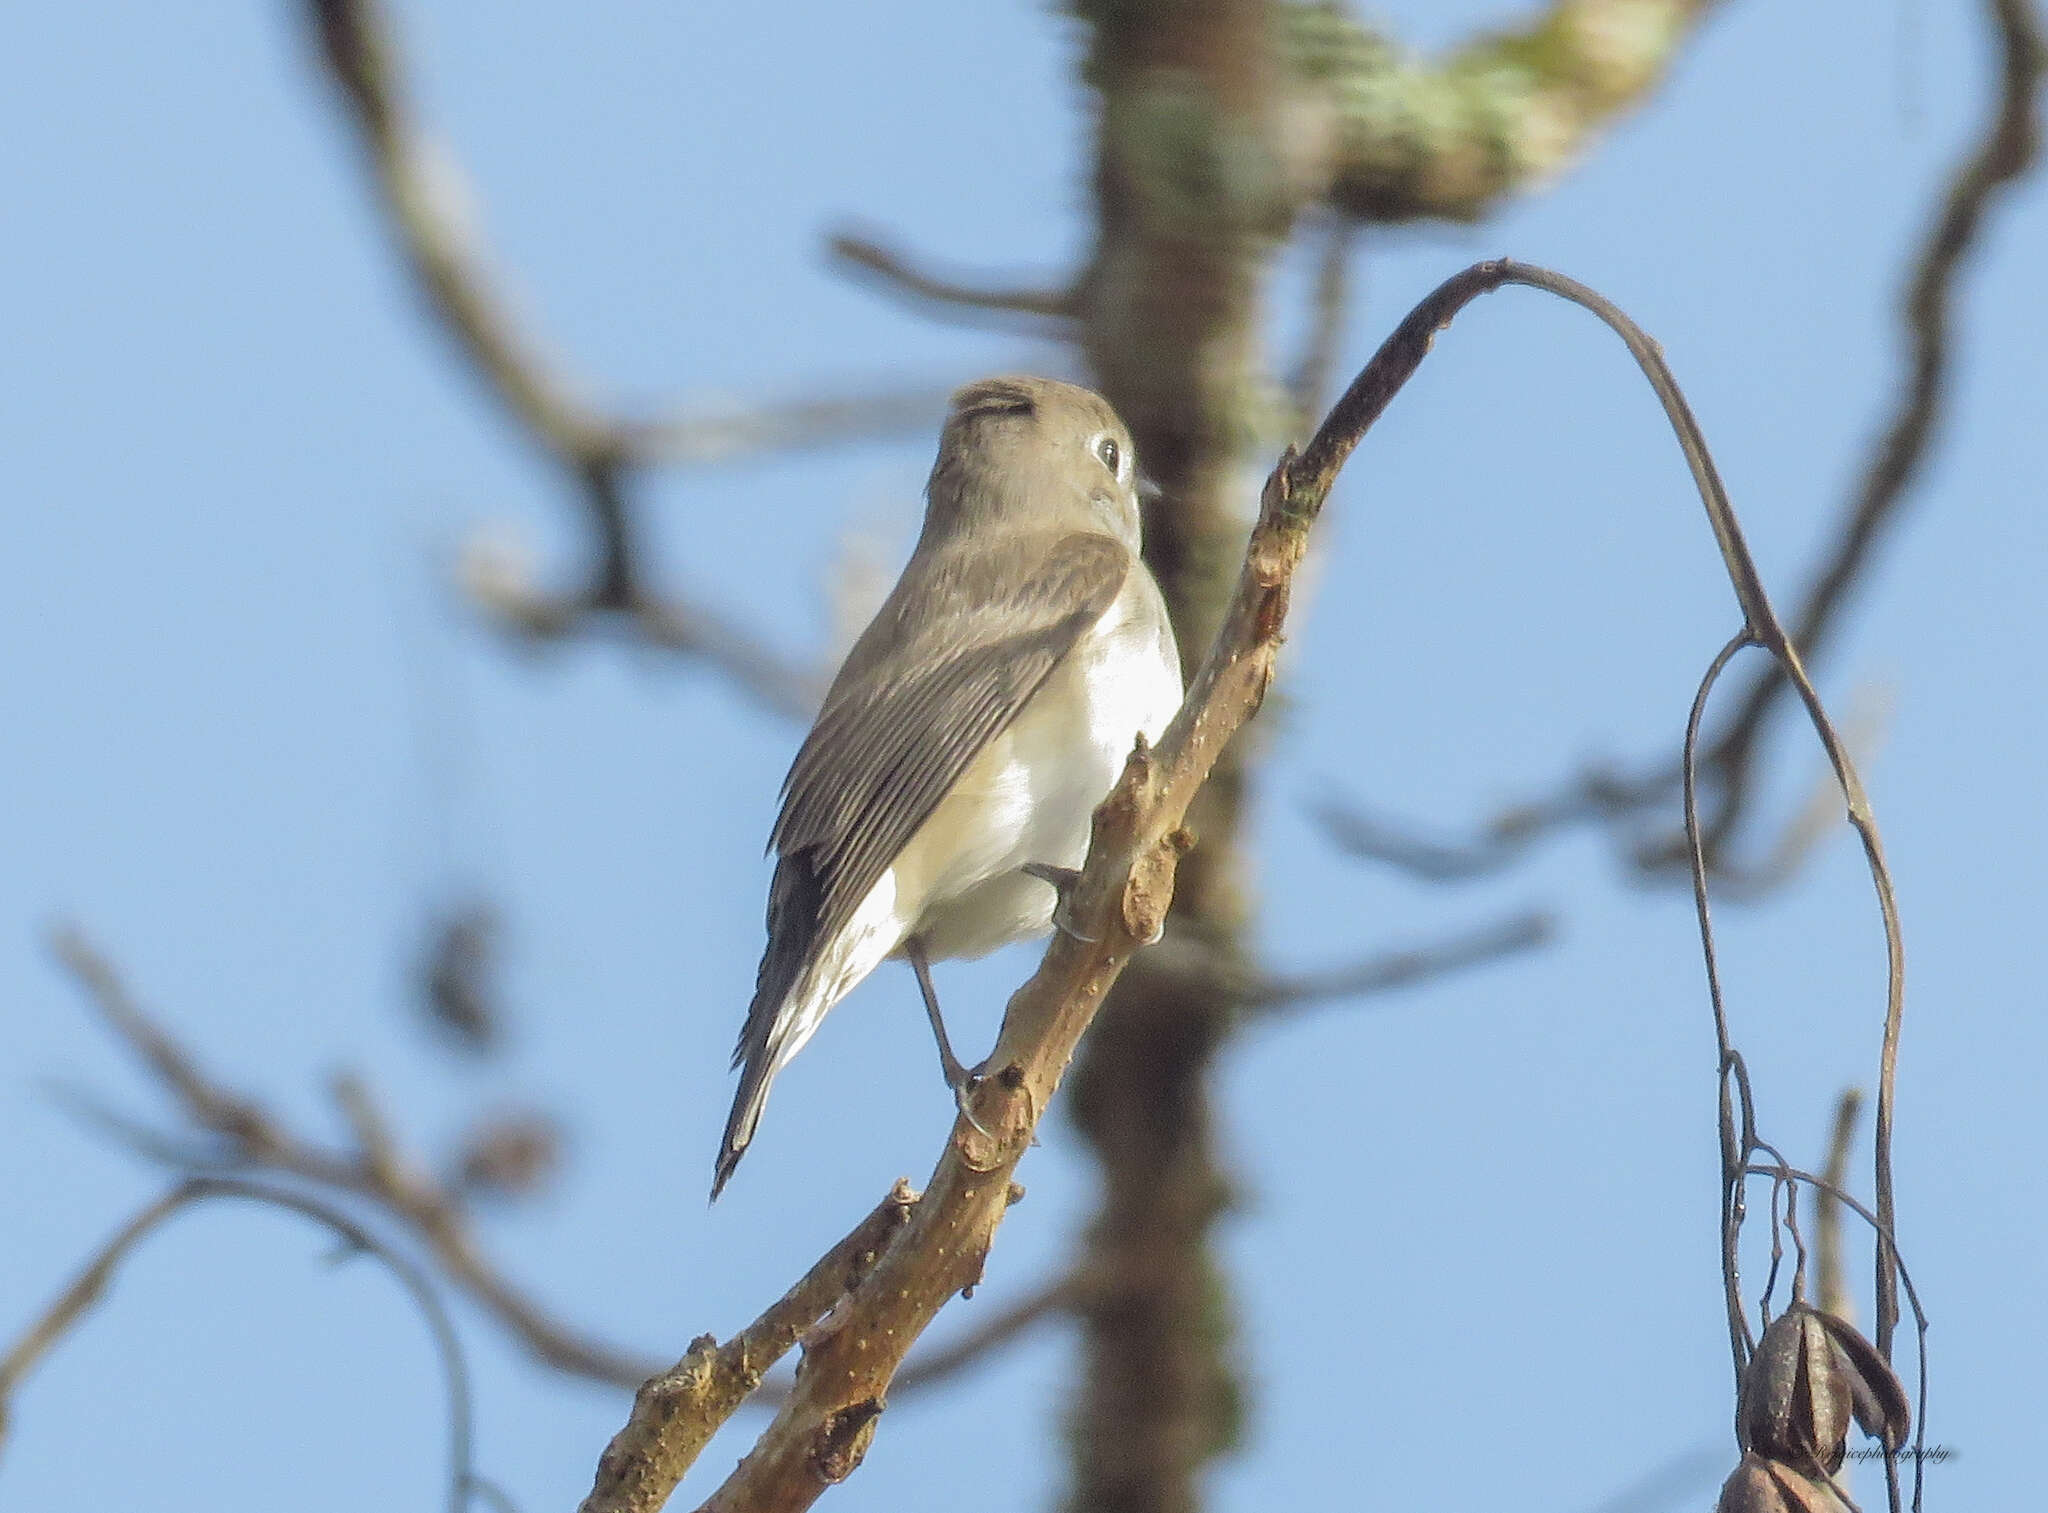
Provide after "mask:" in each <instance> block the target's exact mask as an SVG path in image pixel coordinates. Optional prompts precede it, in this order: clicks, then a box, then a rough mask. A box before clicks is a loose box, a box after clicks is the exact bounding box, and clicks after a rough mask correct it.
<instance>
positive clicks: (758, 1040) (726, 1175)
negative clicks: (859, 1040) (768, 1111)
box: [711, 963, 824, 1203]
mask: <svg viewBox="0 0 2048 1513" xmlns="http://www.w3.org/2000/svg"><path fill="white" fill-rule="evenodd" d="M763 965H764V967H765V966H766V965H767V964H766V963H764V964H763ZM769 975H770V974H768V973H767V972H766V971H765V970H764V972H763V973H762V976H763V979H764V980H763V981H762V982H761V984H760V985H759V986H758V987H757V988H755V990H754V1001H753V1003H752V1005H751V1006H749V1008H748V1009H747V1023H746V1028H745V1029H743V1030H742V1031H741V1032H740V1043H739V1044H738V1046H736V1047H735V1048H734V1049H733V1053H732V1064H733V1066H734V1067H735V1068H737V1069H738V1071H739V1074H740V1085H739V1091H738V1092H736V1093H735V1094H734V1095H733V1100H732V1112H731V1113H730V1114H728V1115H727V1116H726V1120H725V1138H724V1139H722V1140H720V1141H719V1142H718V1165H717V1170H716V1172H715V1174H714V1175H713V1176H712V1179H711V1201H712V1202H713V1203H716V1202H717V1201H718V1195H719V1194H720V1193H722V1192H724V1191H725V1184H726V1183H727V1182H728V1181H730V1180H731V1179H732V1174H733V1171H734V1169H735V1168H737V1167H738V1166H739V1164H740V1157H741V1156H743V1155H745V1154H746V1153H747V1145H748V1143H749V1142H750V1141H752V1140H753V1138H754V1130H755V1127H756V1126H757V1125H759V1124H760V1122H761V1110H762V1109H764V1108H766V1107H767V1106H768V1089H769V1087H770V1086H771V1085H772V1084H773V1083H774V1081H775V1074H776V1073H777V1072H779V1071H781V1070H782V1068H783V1067H784V1066H785V1065H787V1064H788V1062H789V1058H790V1057H791V1056H793V1055H795V1054H796V1050H797V1047H798V1046H800V1045H802V1044H803V1042H804V1041H805V1040H808V1039H809V1038H810V1036H809V1034H808V1033H803V1034H794V1033H793V1032H795V1031H797V1030H798V1029H799V1028H800V1027H802V1028H804V1029H806V1030H807V1029H808V1028H809V1027H810V1026H815V1025H816V1023H817V1021H818V1020H819V1019H821V1018H823V1017H824V1016H823V1014H822V1012H818V1013H812V1014H806V1013H805V1012H804V1009H805V1008H806V1007H808V1006H807V1005H806V1004H804V1003H803V1002H802V999H803V998H804V997H806V996H809V995H805V994H802V993H799V992H797V991H795V989H796V988H797V984H795V983H791V982H775V981H770V980H767V979H768V978H769ZM806 1020H808V1021H809V1022H810V1026H805V1025H804V1021H806Z"/></svg>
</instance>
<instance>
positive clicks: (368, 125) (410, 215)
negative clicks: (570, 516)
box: [308, 0, 624, 469]
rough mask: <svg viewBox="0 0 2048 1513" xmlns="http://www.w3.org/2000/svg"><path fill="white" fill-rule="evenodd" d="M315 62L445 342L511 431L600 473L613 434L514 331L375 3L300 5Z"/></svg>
mask: <svg viewBox="0 0 2048 1513" xmlns="http://www.w3.org/2000/svg"><path fill="white" fill-rule="evenodd" d="M308 9H309V11H310V18H311V20H312V22H313V25H314V28H315V31H316V34H317V36H318V39H319V42H320V45H321V49H322V53H323V55H324V56H325V58H326V61H327V66H328V69H329V71H330V72H331V73H332V74H333V76H334V80H335V83H336V84H338V85H339V86H340V87H341V90H342V94H343V98H344V99H345V100H346V101H347V103H348V105H349V108H350V112H351V115H352V117H353V119H354V121H355V124H356V127H357V128H358V130H359V131H360V132H361V134H362V139H363V146H364V149H365V151H366V154H367V156H368V158H369V163H370V168H371V171H372V172H373V173H374V174H375V176H376V180H377V188H378V191H379V192H380V194H381V195H382V197H383V204H384V212H385V214H386V216H387V217H388V218H389V220H390V223H391V228H392V230H393V232H394V233H395V234H396V238H397V241H398V245H399V249H400V251H401V252H402V253H403V254H404V256H405V259H406V265H407V268H408V269H409V270H410V272H411V273H412V276H413V279H414V281H415V282H416V283H417V284H418V285H419V289H420V292H421V293H422V294H423V295H424V296H425V297H426V300H427V303H428V306H429V308H430V309H432V311H433V312H434V314H435V315H436V316H437V317H438V318H439V320H440V322H441V324H442V326H443V327H444V328H445V329H446V330H447V331H448V334H449V335H450V336H451V337H453V338H454V339H455V341H456V342H457V343H458V344H459V345H460V347H461V348H462V350H463V353H464V355H465V356H467V357H468V358H469V360H470V362H471V363H472V365H473V366H474V367H475V368H476V370H477V372H478V374H479V375H480V376H481V377H482V378H483V379H484V380H485V382H487V383H488V384H489V385H490V386H491V388H492V389H493V390H495V391H496V393H497V395H498V397H499V398H500V399H501V400H502V401H503V402H504V404H505V406H506V408H507V409H509V410H510V411H511V412H512V414H513V416H514V417H515V418H516V419H517V420H518V421H519V423H520V424H521V425H523V426H525V427H526V428H527V429H528V430H530V431H531V432H532V433H533V434H534V436H535V438H536V439H537V440H539V441H540V442H541V444H542V445H543V446H545V447H546V448H547V449H548V450H549V451H550V452H553V453H555V454H556V455H557V456H559V457H560V458H561V459H562V460H563V461H564V462H565V463H566V464H567V465H568V466H569V467H570V468H571V469H588V468H597V467H607V466H610V465H612V464H614V463H616V462H617V461H618V460H619V459H620V457H621V455H622V451H623V445H624V443H623V439H622V437H621V436H620V434H619V432H618V429H617V428H616V427H615V426H613V425H612V423H611V422H610V421H608V420H607V419H606V418H605V417H604V416H602V415H601V414H599V413H598V412H597V410H596V409H594V408H593V407H592V406H591V405H590V404H589V403H588V402H587V401H586V400H585V399H584V398H583V397H582V395H581V394H580V393H579V392H577V386H576V385H574V384H571V383H569V382H568V381H566V380H565V379H563V378H561V377H560V376H559V374H558V370H557V366H556V364H555V363H554V362H553V361H552V360H551V359H550V358H548V357H547V356H545V355H544V354H543V353H542V351H541V350H540V348H539V346H538V345H537V344H536V343H535V342H534V341H533V340H532V338H531V337H530V336H528V335H527V333H526V332H525V331H523V330H522V329H521V328H520V324H519V322H518V320H517V319H516V318H515V317H514V315H513V312H512V306H511V304H510V302H509V301H508V300H507V299H506V298H505V297H504V295H503V294H502V293H501V292H500V291H499V290H498V288H497V287H496V280H495V279H494V278H493V277H492V275H491V273H490V271H489V269H488V267H487V266H486V260H485V257H484V253H483V249H482V248H481V247H480V246H479V245H477V241H476V237H475V234H474V231H473V229H472V228H471V226H470V225H469V224H468V221H467V217H466V216H465V214H464V203H465V200H466V198H467V191H466V188H465V186H464V185H463V183H462V181H461V178H460V170H459V168H458V167H457V166H456V163H455V161H454V158H453V156H452V155H451V154H450V153H448V152H447V151H446V150H445V149H444V148H442V147H441V146H440V145H439V144H438V143H436V142H434V141H433V140H432V139H431V138H430V137H429V136H428V135H427V134H426V133H425V132H424V131H423V130H422V128H421V127H420V125H419V123H418V122H417V121H415V120H414V119H413V116H412V112H411V108H410V106H409V103H408V102H407V101H406V99H405V97H404V86H403V83H402V81H401V78H400V72H399V61H398V56H397V49H396V45H395V44H394V42H393V40H392V37H391V29H390V25H389V23H388V21H387V20H386V18H385V16H384V15H383V13H382V10H381V8H380V7H379V6H378V4H377V3H376V0H309V6H308Z"/></svg>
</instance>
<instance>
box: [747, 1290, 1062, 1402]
mask: <svg viewBox="0 0 2048 1513" xmlns="http://www.w3.org/2000/svg"><path fill="white" fill-rule="evenodd" d="M1093 1292H1094V1289H1092V1288H1090V1287H1089V1286H1088V1284H1087V1283H1086V1282H1085V1281H1084V1280H1083V1279H1082V1278H1081V1277H1080V1276H1079V1275H1077V1274H1074V1273H1069V1274H1068V1275H1066V1276H1063V1277H1059V1278H1057V1279H1056V1280H1054V1281H1053V1282H1052V1283H1051V1284H1050V1285H1048V1286H1045V1287H1041V1288H1040V1289H1039V1290H1038V1291H1036V1292H1029V1293H1026V1294H1025V1295H1024V1296H1023V1297H1021V1298H1018V1299H1017V1300H1016V1301H1015V1302H1013V1303H1010V1304H1007V1305H1006V1306H1004V1307H1002V1308H999V1309H997V1310H996V1311H995V1312H994V1313H991V1314H988V1315H986V1316H985V1317H981V1318H980V1319H978V1321H977V1322H976V1323H975V1325H974V1327H973V1328H972V1329H969V1330H967V1331H965V1332H964V1333H963V1334H961V1335H960V1337H959V1338H958V1339H954V1340H948V1341H947V1342H946V1343H945V1344H943V1345H940V1346H939V1347H938V1348H936V1349H933V1350H924V1351H920V1352H918V1353H917V1354H916V1355H913V1356H912V1357H911V1358H910V1359H909V1360H908V1361H907V1362H905V1363H904V1367H903V1369H902V1370H901V1371H899V1372H897V1373H896V1377H895V1380H894V1381H892V1382H890V1384H889V1394H890V1396H892V1397H899V1398H900V1397H902V1396H903V1395H904V1394H905V1393H908V1392H916V1391H918V1390H920V1389H922V1388H925V1387H931V1386H934V1385H936V1384H937V1383H940V1382H943V1381H945V1380H947V1379H948V1378H950V1377H953V1376H956V1375H958V1374H959V1373H960V1372H962V1371H965V1370H967V1369H968V1368H969V1367H971V1366H975V1365H978V1364H980V1363H981V1362H982V1361H984V1360H986V1359H987V1358H988V1357H989V1356H991V1355H993V1354H995V1353H996V1352H997V1351H999V1350H1001V1349H1002V1348H1003V1347H1004V1346H1005V1345H1008V1344H1010V1343H1012V1342H1013V1341H1015V1340H1020V1339H1022V1338H1023V1337H1024V1336H1025V1335H1026V1334H1028V1333H1030V1332H1031V1330H1032V1329H1033V1328H1034V1327H1035V1326H1037V1325H1038V1324H1040V1323H1042V1322H1044V1321H1045V1320H1046V1319H1049V1318H1053V1317H1056V1316H1058V1315H1060V1314H1064V1313H1071V1312H1073V1311H1075V1310H1076V1309H1078V1308H1080V1307H1082V1306H1084V1305H1085V1303H1086V1301H1087V1299H1088V1298H1089V1297H1090V1296H1092V1295H1093ZM789 1394H790V1384H789V1383H788V1382H786V1381H777V1382H764V1383H763V1384H762V1385H761V1387H760V1389H759V1390H758V1391H756V1392H755V1393H754V1395H753V1396H752V1397H750V1398H748V1399H747V1405H748V1406H749V1407H753V1408H779V1407H781V1406H782V1404H783V1402H784V1400H785V1399H787V1398H788V1396H789Z"/></svg>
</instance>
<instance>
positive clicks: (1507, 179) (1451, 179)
mask: <svg viewBox="0 0 2048 1513" xmlns="http://www.w3.org/2000/svg"><path fill="white" fill-rule="evenodd" d="M1712 8H1713V0H1553V3H1551V4H1550V5H1547V6H1545V7H1544V8H1543V10H1541V11H1540V12H1538V13H1537V15H1536V16H1535V17H1534V18H1533V19H1532V20H1531V21H1530V22H1529V23H1527V24H1526V25H1523V26H1519V27H1516V28H1514V29H1512V30H1506V31H1501V32H1498V33H1495V34H1492V35H1489V36H1482V37H1480V38H1478V39H1477V40H1476V41H1474V42H1471V43H1468V44H1467V45H1466V46H1464V47H1462V48H1460V49H1458V50H1457V51H1456V52H1455V53H1453V54H1452V55H1451V56H1450V57H1448V58H1447V59H1445V60H1444V61H1443V62H1441V63H1426V62H1425V63H1416V62H1412V61H1410V60H1409V59H1407V58H1405V57H1403V56H1402V55H1401V53H1400V51H1399V49H1398V48H1397V47H1396V46H1395V45H1394V44H1393V43H1392V42H1390V41H1389V40H1388V39H1387V38H1385V37H1384V36H1382V35H1380V34H1378V33H1375V32H1372V31H1369V30H1367V29H1366V28H1365V27H1364V26H1362V25H1360V23H1359V22H1358V21H1357V20H1356V19H1354V18H1353V17H1352V16H1351V15H1350V13H1349V12H1348V10H1347V9H1346V8H1345V7H1343V6H1341V5H1337V4H1290V5H1282V6H1278V7H1276V9H1277V11H1278V14H1279V16H1280V17H1281V20H1282V23H1283V27H1284V32H1285V37H1286V44H1287V49H1288V62H1289V65H1290V67H1291V69H1292V72H1293V74H1294V76H1295V78H1296V79H1297V80H1299V81H1300V83H1301V84H1302V85H1304V86H1306V87H1307V88H1309V89H1311V90H1319V91H1321V92H1322V93H1323V95H1324V97H1325V99H1326V102H1327V108H1328V109H1329V111H1330V112H1331V113H1332V114H1333V116H1334V118H1335V121H1334V135H1335V138H1336V140H1335V145H1334V150H1332V151H1331V152H1330V153H1329V156H1330V159H1331V162H1330V172H1329V176H1328V177H1329V182H1328V186H1327V188H1326V189H1325V190H1324V191H1323V192H1324V194H1325V195H1326V196H1327V198H1328V199H1329V201H1330V203H1331V204H1333V205H1335V206H1337V207H1338V208H1339V209H1341V210H1343V211H1345V212H1346V213H1347V214H1350V215H1353V216H1356V217H1358V218H1359V219H1361V220H1367V221H1374V222H1382V223H1385V222H1400V221H1412V220H1419V219H1439V220H1454V221H1471V220H1477V219H1479V218H1480V217H1481V216H1483V215H1485V214H1486V213H1487V212H1489V211H1491V210H1494V209H1496V208H1497V207H1498V206H1499V203H1500V201H1501V200H1502V199H1503V198H1504V197H1505V196H1507V195H1509V194H1512V193H1514V192H1516V191H1518V190H1524V189H1529V188H1533V187H1535V186H1536V185H1538V184H1540V183H1543V182H1544V181H1546V180H1548V179H1550V178H1552V177H1553V176H1555V175H1556V174H1557V173H1558V172H1560V171H1561V170H1563V169H1564V168H1565V167H1566V166H1567V165H1568V164H1569V163H1570V162H1571V160H1572V159H1574V158H1576V157H1578V156H1579V155H1581V154H1582V153H1584V152H1585V150H1586V149H1587V147H1588V146H1589V145H1590V143H1591V141H1592V138H1593V136H1594V135H1595V133H1596V132H1598V131H1599V130H1600V129H1601V128H1603V127H1605V126H1607V125H1609V124H1611V123H1612V122H1613V121H1614V120H1616V119H1617V118H1618V117H1619V116H1620V115H1621V114H1623V113H1624V112H1625V111H1627V110H1628V109H1630V108H1631V107H1633V106H1635V105H1636V104H1638V103H1640V102H1641V101H1642V100H1643V99H1644V98H1645V97H1646V96H1647V95H1648V94H1649V92H1650V91H1651V90H1652V89H1653V88H1655V87H1656V85H1657V84H1659V83H1660V82H1661V81H1662V80H1663V78H1664V75H1665V73H1666V72H1667V70H1668V69H1669V68H1670V67H1671V65H1672V64H1673V62H1674V61H1675V60H1676V59H1677V57H1678V56H1679V53H1680V50H1681V48H1682V47H1683V45H1684V43H1685V42H1686V41H1687V39H1688V38H1689V37H1690V36H1691V34H1692V31H1693V28H1694V27H1695V26H1696V25H1697V24H1698V23H1699V21H1700V19H1701V18H1702V17H1703V16H1704V15H1705V14H1706V13H1707V12H1708V11H1709V10H1711V9H1712Z"/></svg>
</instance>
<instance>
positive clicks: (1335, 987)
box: [1243, 910, 1557, 1015]
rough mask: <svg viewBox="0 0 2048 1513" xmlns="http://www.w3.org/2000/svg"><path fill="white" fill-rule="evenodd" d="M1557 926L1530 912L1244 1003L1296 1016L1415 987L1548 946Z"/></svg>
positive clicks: (1274, 988) (1306, 976)
mask: <svg viewBox="0 0 2048 1513" xmlns="http://www.w3.org/2000/svg"><path fill="white" fill-rule="evenodd" d="M1556 935H1557V921H1556V920H1555V919H1554V918H1553V917H1552V916H1551V915H1549V914H1546V913H1542V912H1540V911H1536V910H1530V911H1527V912H1524V913H1521V914H1515V915H1510V916H1509V917H1508V918H1506V919H1502V920H1497V921H1495V922H1494V923H1492V924H1488V925H1482V926H1481V927H1480V928H1478V929H1476V930H1472V931H1468V932H1466V933H1465V934H1462V935H1453V936H1450V937H1448V938H1446V939H1444V940H1439V941H1434V942H1432V943H1430V944H1428V945H1424V946H1417V947H1413V948H1411V949H1409V950H1405V951H1386V952H1381V953H1378V954H1376V955H1373V956H1369V957H1367V958H1366V959H1365V960H1363V961H1359V962H1353V963H1351V964H1350V965H1348V966H1340V967H1325V968H1323V969H1321V970H1320V971H1315V972H1296V973H1290V974H1287V975H1284V976H1269V977H1266V978H1264V979H1262V980H1261V981H1258V982H1256V983H1253V984H1251V985H1250V986H1249V987H1248V988H1247V989H1246V991H1245V993H1244V997H1243V1001H1244V1004H1245V1006H1246V1007H1247V1008H1250V1009H1253V1010H1256V1011H1257V1012H1259V1013H1261V1014H1275V1015H1277V1014H1283V1013H1293V1012H1295V1011H1297V1010H1299V1009H1303V1008H1308V1007H1311V1006H1313V1005H1316V1004H1321V1003H1329V1002H1332V1001H1333V1000H1339V999H1346V998H1363V997H1367V996H1370V995H1372V994H1375V993H1389V992H1392V991H1394V990H1395V989H1396V988H1405V987H1411V986H1413V985H1414V984H1416V983H1419V982H1424V981H1427V980H1428V979H1430V978H1434V977H1442V976H1446V975H1448V974H1450V973H1452V972H1457V971H1462V970H1463V969H1464V968H1466V967H1474V966H1482V965H1484V964H1486V963H1488V962H1495V961H1499V960H1501V959H1502V958H1503V957H1508V956H1516V955H1520V954H1521V953H1522V952H1524V951H1531V950H1534V949H1536V948H1537V947H1538V946H1543V945H1548V944H1549V943H1550V942H1551V941H1552V940H1553V939H1554V938H1555V937H1556Z"/></svg>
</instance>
